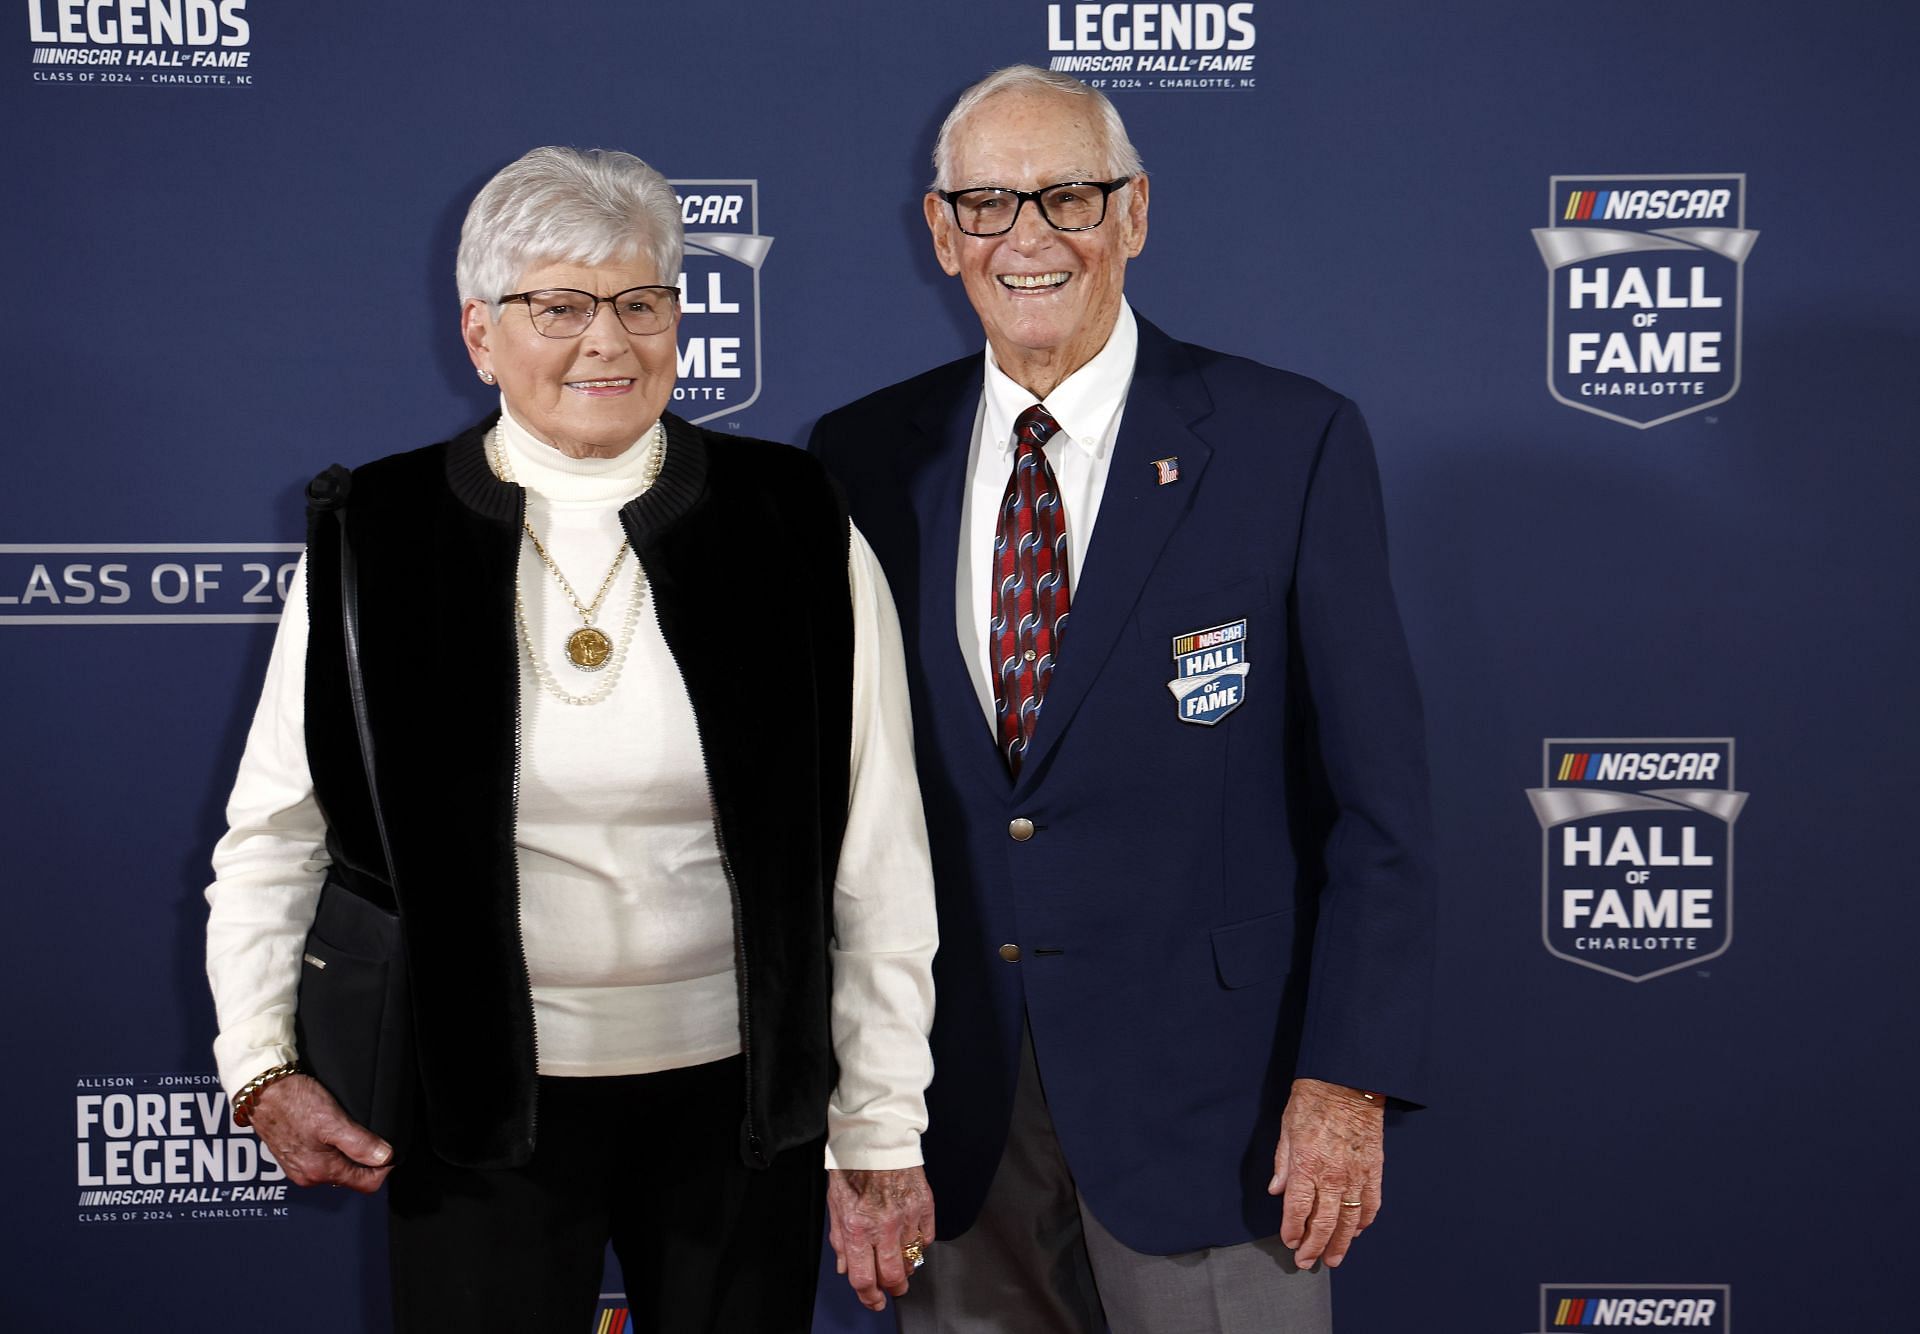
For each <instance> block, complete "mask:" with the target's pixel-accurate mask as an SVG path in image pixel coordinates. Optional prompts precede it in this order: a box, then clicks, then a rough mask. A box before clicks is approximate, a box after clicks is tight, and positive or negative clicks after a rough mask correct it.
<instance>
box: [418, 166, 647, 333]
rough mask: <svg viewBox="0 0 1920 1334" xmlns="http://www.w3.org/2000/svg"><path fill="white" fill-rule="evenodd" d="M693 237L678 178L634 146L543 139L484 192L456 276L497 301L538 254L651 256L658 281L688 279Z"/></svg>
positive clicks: (467, 228) (468, 292)
mask: <svg viewBox="0 0 1920 1334" xmlns="http://www.w3.org/2000/svg"><path fill="white" fill-rule="evenodd" d="M683 237H684V230H683V228H682V227H681V224H680V201H679V200H678V199H677V198H676V197H675V196H674V193H673V187H672V186H671V185H669V184H668V183H667V178H666V177H664V176H662V175H661V174H660V173H659V172H657V171H655V170H654V169H653V168H652V167H649V166H648V165H647V164H646V163H644V162H642V161H641V160H640V159H639V158H637V157H635V156H634V155H633V154H631V153H619V152H615V151H613V150H611V149H601V148H589V149H584V150H583V149H578V148H553V147H549V148H536V149H534V150H533V151H532V152H531V153H528V154H527V155H526V156H524V157H522V158H520V159H518V160H517V161H514V162H510V163H508V164H507V165H506V166H504V167H502V168H501V169H500V171H499V173H498V174H497V175H496V176H494V178H493V179H492V180H490V181H488V182H487V183H486V186H485V187H484V188H482V190H481V191H480V193H479V194H477V195H475V196H474V199H473V203H472V204H471V205H470V206H469V207H468V208H467V220H466V222H464V223H463V224H461V227H460V256H459V259H458V260H457V261H456V262H455V265H454V276H455V278H456V279H457V281H458V282H459V284H460V299H461V300H462V301H463V302H464V301H470V300H471V301H484V302H486V303H487V304H489V305H493V304H494V303H496V302H498V301H499V299H500V298H501V297H502V296H504V295H506V294H507V293H508V292H510V291H512V290H513V285H514V283H515V282H517V281H518V280H519V278H520V275H521V274H523V273H525V272H526V271H527V270H528V269H531V268H533V267H534V266H535V265H538V264H589V265H591V264H607V263H613V262H619V261H626V260H633V259H637V258H640V257H642V256H644V257H645V258H646V259H647V260H648V261H650V262H651V263H652V264H653V267H654V271H655V272H656V273H657V274H658V275H659V277H658V279H657V281H658V282H660V283H662V284H665V285H672V284H674V283H677V282H679V281H680V278H679V274H680V256H681V250H682V247H683V245H684V240H683ZM595 295H605V294H604V293H595Z"/></svg>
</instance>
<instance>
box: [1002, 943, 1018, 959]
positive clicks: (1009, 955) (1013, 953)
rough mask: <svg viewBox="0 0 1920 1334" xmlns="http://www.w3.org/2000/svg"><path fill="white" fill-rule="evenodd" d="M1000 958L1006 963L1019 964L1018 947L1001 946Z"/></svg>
mask: <svg viewBox="0 0 1920 1334" xmlns="http://www.w3.org/2000/svg"><path fill="white" fill-rule="evenodd" d="M1000 957H1001V958H1003V959H1005V960H1006V961H1007V962H1008V963H1019V962H1020V947H1019V946H1018V945H1002V946H1001V947H1000Z"/></svg>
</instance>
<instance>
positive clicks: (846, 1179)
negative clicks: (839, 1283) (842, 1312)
mask: <svg viewBox="0 0 1920 1334" xmlns="http://www.w3.org/2000/svg"><path fill="white" fill-rule="evenodd" d="M827 1220H828V1227H827V1240H829V1241H831V1242H832V1243H833V1253H834V1254H835V1255H836V1256H838V1257H839V1258H838V1260H837V1261H836V1262H835V1264H834V1266H833V1268H834V1272H835V1273H838V1274H845V1275H846V1276H847V1282H848V1283H850V1284H851V1285H852V1286H853V1290H854V1293H855V1294H856V1295H857V1296H858V1297H859V1298H860V1304H861V1305H862V1306H864V1307H866V1308H867V1309H868V1310H870V1311H884V1310H886V1309H887V1296H886V1294H887V1293H892V1294H893V1295H894V1296H896V1297H898V1296H900V1295H901V1294H903V1293H905V1292H906V1290H907V1277H908V1275H910V1274H911V1273H912V1272H913V1267H912V1265H911V1264H910V1263H909V1262H908V1261H907V1259H906V1257H905V1255H904V1254H902V1252H904V1251H905V1250H906V1248H907V1246H908V1245H909V1244H910V1243H913V1242H916V1241H917V1242H923V1243H924V1242H929V1241H932V1240H933V1191H932V1190H930V1189H929V1188H928V1186H927V1174H926V1173H925V1172H924V1171H922V1170H921V1169H920V1168H918V1167H903V1168H900V1169H898V1170H897V1171H891V1172H842V1171H838V1170H835V1171H832V1172H829V1173H827Z"/></svg>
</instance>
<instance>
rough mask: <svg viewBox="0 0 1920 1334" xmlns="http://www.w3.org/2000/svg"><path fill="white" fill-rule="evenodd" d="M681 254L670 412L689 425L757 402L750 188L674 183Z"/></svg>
mask: <svg viewBox="0 0 1920 1334" xmlns="http://www.w3.org/2000/svg"><path fill="white" fill-rule="evenodd" d="M672 185H673V188H674V191H675V193H677V194H678V195H679V196H680V219H681V221H682V223H684V224H685V226H686V229H687V230H686V237H687V247H686V255H685V257H684V258H683V259H682V261H681V264H680V268H681V273H680V316H681V319H680V360H679V367H678V369H679V373H680V378H679V381H678V383H677V384H675V385H674V389H673V405H674V411H675V412H678V413H679V414H680V415H681V416H683V417H685V418H686V419H687V420H688V421H690V422H692V423H694V424H695V425H696V426H697V425H699V424H700V423H702V422H710V421H713V420H714V419H715V418H717V417H728V416H731V415H733V414H734V413H737V412H739V411H741V410H742V409H744V408H746V407H748V406H749V405H751V404H752V403H753V402H754V400H755V399H757V398H759V397H760V266H761V265H763V264H765V263H766V260H767V252H768V251H769V250H771V249H772V248H773V238H772V237H771V236H762V235H760V183H759V182H758V181H744V180H743V181H720V180H704V181H691V180H689V181H674V182H672Z"/></svg>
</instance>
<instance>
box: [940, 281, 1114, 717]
mask: <svg viewBox="0 0 1920 1334" xmlns="http://www.w3.org/2000/svg"><path fill="white" fill-rule="evenodd" d="M1139 347H1140V331H1139V327H1138V326H1137V325H1136V324H1135V323H1134V319H1133V308H1132V307H1131V306H1129V305H1128V304H1127V303H1126V302H1124V301H1122V302H1121V303H1120V314H1119V315H1118V316H1117V317H1116V318H1115V320H1114V322H1113V332H1112V333H1111V334H1109V335H1107V341H1106V344H1105V346H1103V347H1102V348H1101V349H1100V350H1099V351H1098V352H1096V353H1095V354H1094V356H1093V359H1092V360H1091V361H1089V362H1088V363H1087V364H1086V365H1084V366H1082V367H1081V368H1080V369H1079V370H1077V371H1075V372H1074V373H1073V374H1072V375H1069V376H1068V377H1067V378H1066V379H1064V380H1062V381H1061V382H1060V383H1059V384H1058V385H1056V386H1055V387H1054V390H1053V392H1052V393H1051V394H1048V395H1047V397H1046V399H1045V400H1044V403H1043V406H1045V408H1046V409H1047V411H1048V412H1050V413H1052V414H1053V419H1054V420H1055V421H1056V422H1058V423H1060V430H1059V432H1058V434H1056V435H1055V436H1054V437H1053V438H1052V439H1051V440H1049V441H1047V445H1046V451H1047V463H1048V465H1049V466H1050V467H1052V469H1053V476H1054V481H1055V482H1056V483H1058V485H1059V491H1060V503H1061V506H1062V508H1063V510H1064V511H1065V514H1066V521H1067V575H1068V578H1069V579H1070V580H1071V581H1072V582H1071V583H1070V584H1069V585H1068V593H1069V595H1070V596H1077V595H1078V593H1079V591H1080V571H1081V570H1082V569H1083V568H1084V567H1085V565H1086V560H1087V545H1088V543H1089V542H1091V541H1092V540H1093V523H1094V520H1095V519H1096V518H1097V517H1098V516H1099V513H1100V497H1101V495H1102V493H1104V492H1105V491H1106V489H1107V472H1108V470H1109V469H1110V468H1112V466H1113V440H1114V437H1115V436H1116V435H1118V434H1119V431H1120V417H1121V413H1122V412H1123V410H1124V409H1125V408H1126V405H1127V390H1128V388H1129V387H1130V386H1131V385H1132V383H1133V362H1134V356H1135V354H1136V353H1137V352H1138V351H1139ZM986 355H987V375H986V384H985V386H984V388H983V389H982V391H981V394H980V410H979V412H978V413H977V414H976V415H975V417H974V425H973V448H972V450H971V452H970V453H969V454H968V455H967V494H966V498H965V500H964V501H963V502H962V508H961V511H960V556H959V560H958V561H957V562H956V563H955V575H954V620H955V628H956V630H957V632H958V634H959V636H960V651H961V653H962V654H963V655H964V656H965V658H966V660H967V670H968V671H969V672H970V673H972V675H973V688H974V690H975V691H977V692H978V693H979V696H980V711H981V713H982V714H984V715H985V717H986V720H987V730H988V731H989V732H992V733H994V735H995V738H996V740H997V739H998V735H999V729H998V723H997V721H996V717H995V713H994V707H993V646H992V644H991V643H989V642H988V628H987V627H988V624H989V622H990V621H991V619H992V615H993V610H992V605H991V603H992V597H993V536H994V531H995V529H996V528H997V527H998V525H999V522H1000V501H1001V500H1002V499H1003V498H1004V497H1005V495H1006V493H1007V479H1008V478H1009V477H1010V476H1012V474H1013V446H1014V441H1013V428H1014V423H1015V422H1016V421H1017V420H1018V419H1019V417H1020V414H1021V413H1023V412H1025V411H1026V410H1027V409H1028V408H1030V407H1032V406H1033V404H1034V401H1035V400H1034V397H1033V394H1032V393H1031V392H1029V391H1028V390H1026V389H1023V388H1022V387H1021V386H1020V385H1018V384H1016V383H1014V381H1013V380H1012V379H1010V378H1009V377H1008V376H1007V373H1006V372H1005V371H1003V370H1001V369H1000V363H999V362H997V361H995V360H994V356H993V347H992V345H988V347H987V354H986Z"/></svg>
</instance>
